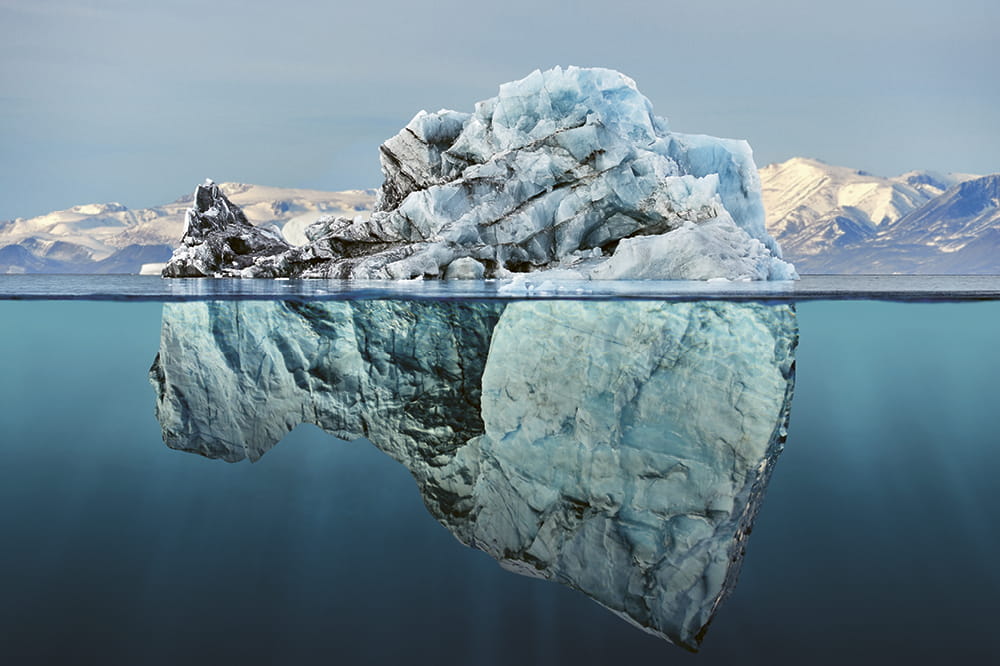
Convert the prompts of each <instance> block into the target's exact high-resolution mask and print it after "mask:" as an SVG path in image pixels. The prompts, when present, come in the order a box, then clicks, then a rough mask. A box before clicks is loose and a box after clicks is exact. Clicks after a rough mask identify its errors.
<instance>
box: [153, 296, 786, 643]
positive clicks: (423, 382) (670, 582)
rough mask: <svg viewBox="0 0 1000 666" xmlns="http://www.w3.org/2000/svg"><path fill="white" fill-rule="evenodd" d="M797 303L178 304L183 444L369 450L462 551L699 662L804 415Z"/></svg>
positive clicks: (168, 328) (163, 353) (172, 383)
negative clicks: (326, 443) (301, 441)
mask: <svg viewBox="0 0 1000 666" xmlns="http://www.w3.org/2000/svg"><path fill="white" fill-rule="evenodd" d="M796 341H797V326H796V319H795V312H794V309H793V307H792V306H790V305H763V304H748V303H732V302H722V301H718V302H699V303H664V302H621V301H618V302H600V303H583V302H573V301H536V302H515V303H511V304H508V305H504V304H502V303H466V302H440V301H439V302H404V301H353V302H312V303H292V302H287V303H283V302H275V301H262V302H190V303H176V304H166V305H164V310H163V329H162V337H161V343H160V352H159V355H158V356H157V358H156V360H155V362H154V363H153V367H152V369H151V378H152V381H153V385H154V387H155V389H156V393H157V401H156V413H157V418H158V419H159V421H160V423H161V426H162V428H163V437H164V441H165V442H166V443H167V444H168V445H169V446H171V447H173V448H177V449H182V450H186V451H192V452H195V453H199V454H201V455H205V456H209V457H213V458H222V459H224V460H228V461H236V460H241V459H243V458H250V459H251V460H256V459H258V458H259V457H260V456H262V455H264V454H265V453H266V452H267V451H268V450H269V449H270V448H271V447H272V446H274V445H275V444H276V443H277V442H278V441H279V440H280V439H281V438H282V437H283V436H284V435H285V434H286V433H287V432H288V431H290V430H291V429H292V428H293V427H295V426H296V425H298V424H299V423H313V424H315V425H317V426H319V427H321V428H323V429H324V430H326V431H328V432H330V433H331V434H333V435H335V436H337V437H340V438H343V439H349V440H353V439H357V438H360V437H367V438H368V439H369V440H370V441H371V442H372V443H373V444H375V445H376V446H378V447H379V448H380V449H382V450H383V451H385V452H386V453H387V454H389V455H390V456H392V457H393V458H394V459H396V460H397V461H399V462H401V463H402V464H403V465H405V466H406V467H407V468H408V469H409V470H410V472H411V473H412V474H413V476H414V478H415V480H416V482H417V485H418V487H419V489H420V492H421V495H422V496H423V498H424V501H425V503H426V504H427V507H428V510H429V511H430V512H431V514H432V515H434V517H435V518H436V519H437V520H438V521H440V522H441V524H443V525H444V526H445V527H446V528H447V529H448V530H449V531H451V532H452V533H453V534H454V535H455V536H456V537H457V538H458V539H459V540H460V541H462V542H463V543H465V544H467V545H470V546H473V547H475V548H479V549H481V550H484V551H486V552H487V553H489V554H490V555H491V556H493V557H494V558H496V559H497V560H499V561H500V562H501V563H502V564H503V565H504V566H505V567H507V568H509V569H512V570H514V571H516V572H518V573H521V574H526V575H531V576H536V577H541V578H545V579H549V580H553V581H557V582H559V583H562V584H564V585H568V586H570V587H572V588H574V589H577V590H580V591H581V592H583V593H584V594H586V595H587V596H589V597H591V598H592V599H594V600H595V601H597V602H598V603H600V604H602V605H603V606H605V607H607V608H609V609H610V610H612V611H614V612H615V613H617V614H618V615H620V616H622V617H623V618H625V619H627V620H628V621H630V622H632V623H634V624H636V625H638V626H639V627H642V628H643V629H645V630H647V631H649V632H651V633H653V634H655V635H658V636H661V637H663V638H666V639H668V640H670V641H672V642H674V643H677V644H679V645H682V646H684V647H686V648H688V649H692V650H694V649H697V647H698V645H699V644H700V642H701V639H702V637H703V635H704V632H705V630H706V628H707V626H708V623H709V622H710V621H711V619H712V617H713V616H714V614H715V612H716V610H717V609H718V607H719V604H720V603H721V602H722V600H723V599H724V598H725V596H726V595H727V594H728V593H729V592H730V591H731V590H732V588H733V585H734V584H735V579H736V575H737V572H738V569H739V564H740V561H741V557H742V554H743V549H744V546H745V540H746V537H747V535H748V534H749V532H750V528H751V525H752V522H753V519H754V517H755V515H756V512H757V510H758V507H759V504H760V500H761V497H762V494H763V492H764V489H765V487H766V484H767V481H768V477H769V475H770V472H771V469H772V467H773V465H774V463H775V460H776V458H777V455H778V453H779V452H780V450H781V448H782V446H783V442H784V437H785V428H786V424H787V420H788V414H789V408H790V404H791V396H792V386H793V374H794V370H793V368H794V362H793V361H794V350H795V346H796Z"/></svg>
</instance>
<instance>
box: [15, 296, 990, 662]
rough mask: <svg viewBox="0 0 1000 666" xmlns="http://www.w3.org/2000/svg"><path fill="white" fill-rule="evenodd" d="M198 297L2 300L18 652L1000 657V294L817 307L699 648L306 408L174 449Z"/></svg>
mask: <svg viewBox="0 0 1000 666" xmlns="http://www.w3.org/2000/svg"><path fill="white" fill-rule="evenodd" d="M944 296H947V294H945V295H944ZM390 303H391V302H390ZM185 305H188V304H173V305H165V304H164V303H163V302H160V301H157V300H145V301H142V302H95V301H77V302H61V301H53V300H32V301H21V302H18V301H12V300H8V301H0V368H2V370H0V371H2V374H0V461H2V462H0V534H2V535H3V537H2V542H0V590H2V594H0V663H11V664H15V663H16V664H33V663H39V664H41V663H46V664H47V663H101V664H176V663H229V662H237V661H238V662H239V663H244V664H258V663H259V664H273V663H288V664H314V663H315V664H319V663H324V664H326V663H417V664H422V663H437V664H442V663H444V664H452V663H453V664H509V663H523V664H591V663H593V664H612V663H638V662H639V660H643V661H648V660H658V661H660V662H661V663H674V662H676V663H687V664H698V663H701V664H722V663H725V664H729V663H736V662H737V661H739V662H740V663H749V664H776V663H777V664H783V663H795V664H801V663H811V664H822V663H831V664H833V663H838V664H839V663H845V662H849V663H886V662H887V661H891V662H893V663H896V662H898V663H940V662H944V661H947V662H949V663H951V662H962V661H965V662H969V663H985V662H988V661H990V658H991V657H992V656H994V655H995V654H996V652H997V649H996V648H995V646H994V644H993V640H994V638H993V634H994V627H995V626H996V624H997V622H998V621H1000V611H998V610H997V603H996V600H997V598H998V594H1000V573H998V568H997V567H996V565H995V559H996V553H997V552H1000V536H998V532H997V530H996V529H995V526H996V525H998V524H1000V503H998V502H997V500H996V497H997V491H996V488H997V481H996V479H997V474H998V470H1000V446H998V445H1000V435H998V434H997V427H996V417H995V413H996V404H997V396H998V395H1000V354H998V353H997V351H996V342H995V341H996V331H997V330H1000V301H994V300H984V301H977V302H929V303H928V302H896V301H893V300H882V301H869V300H850V301H844V300H832V299H826V300H824V299H820V300H808V301H804V302H799V303H797V304H796V306H795V310H796V315H795V316H796V319H797V325H798V347H797V350H796V352H795V365H796V377H795V390H794V398H793V400H792V403H791V414H790V421H789V425H788V429H787V439H786V441H785V449H784V452H783V453H782V454H781V456H780V457H779V458H778V460H777V464H776V465H775V467H774V470H773V474H772V476H771V479H770V483H769V484H768V486H767V490H766V495H765V496H764V498H763V502H762V504H761V506H760V509H759V514H758V515H757V518H756V522H755V524H754V529H753V533H752V535H751V536H750V537H749V540H748V542H747V543H746V555H745V557H744V560H743V565H742V571H741V573H740V576H739V580H738V583H737V584H736V585H735V588H734V589H733V591H732V593H731V595H730V596H729V598H728V599H726V600H725V602H724V603H723V604H722V606H721V608H720V609H719V611H718V613H717V614H716V616H715V617H714V620H713V621H712V624H711V626H710V628H709V629H708V631H707V634H706V635H705V637H704V641H703V642H702V644H701V650H700V652H698V653H697V654H691V653H689V652H687V651H685V650H682V649H680V648H678V647H676V646H673V645H670V644H669V643H668V642H667V641H665V640H663V639H662V638H659V637H656V636H652V635H649V634H647V633H645V632H643V631H642V630H640V629H638V628H637V627H635V626H633V625H631V624H629V623H627V622H625V621H624V620H622V619H621V618H619V617H617V616H616V615H614V614H613V613H611V612H609V611H608V610H607V609H605V608H603V607H602V606H601V605H599V604H597V603H595V602H594V601H593V600H591V599H588V598H587V597H586V596H585V595H584V594H582V593H581V592H579V591H577V590H573V589H569V588H568V587H566V586H563V585H559V584H556V583H553V582H549V581H542V580H537V579H533V578H528V577H524V576H520V575H517V574H515V573H512V572H510V571H507V570H505V569H503V568H501V567H500V566H498V564H497V562H496V561H494V559H492V558H491V557H490V556H489V555H488V554H486V553H484V552H481V551H479V550H475V549H472V548H469V547H467V546H465V545H463V544H462V543H460V542H459V541H458V540H456V538H455V536H454V535H453V534H452V533H451V532H449V530H448V529H446V528H445V527H444V526H443V525H442V524H440V523H439V522H438V521H437V520H435V517H434V516H432V515H431V513H430V512H429V510H428V508H426V507H425V504H424V499H425V498H423V497H422V496H421V492H420V489H419V488H418V484H415V482H414V478H413V476H411V474H410V472H409V471H408V470H407V468H406V467H404V466H403V465H401V464H399V463H398V462H397V461H395V460H393V459H392V458H391V457H390V456H389V455H386V453H384V452H383V451H381V450H379V449H378V448H376V447H375V446H373V445H372V444H371V443H369V442H367V441H365V440H363V439H362V440H358V441H353V442H345V441H342V440H339V439H337V438H335V437H334V436H332V435H331V434H329V433H327V432H324V431H323V430H321V429H320V428H318V427H316V426H315V425H300V426H298V427H296V428H294V429H293V430H292V431H291V432H290V433H289V434H287V435H286V436H284V437H283V438H282V439H281V441H280V442H278V443H277V444H276V445H275V446H273V448H271V449H270V450H268V451H267V452H266V454H264V455H263V456H261V457H260V459H259V460H257V461H256V462H253V463H250V462H248V461H246V460H243V461H241V462H232V463H230V462H224V461H222V460H218V459H208V458H205V457H202V456H199V455H194V454H192V453H190V452H186V451H181V450H174V449H171V448H168V447H167V446H165V445H164V431H163V428H162V427H161V423H160V422H159V421H158V420H157V411H156V401H157V392H156V390H154V386H153V385H151V383H150V380H149V369H150V365H151V364H152V363H153V361H154V358H155V357H156V356H157V353H158V351H162V349H161V335H162V334H163V332H164V330H165V329H164V326H165V322H168V321H169V322H173V323H174V324H177V323H178V322H181V323H183V322H186V321H187V320H181V319H178V314H177V311H176V310H171V308H178V307H180V308H184V307H185ZM296 307H299V306H296ZM580 307H581V308H593V307H597V305H596V304H593V303H591V304H590V305H587V304H580ZM296 311H297V312H298V310H296ZM249 312H251V310H247V311H245V314H248V313H249ZM181 331H183V329H181ZM224 337H225V336H223V338H224ZM216 339H217V340H218V338H216ZM243 353H246V350H245V349H244V350H243ZM192 367H197V364H194V365H193V366H192ZM209 370H211V368H209ZM230 399H232V400H238V396H230ZM161 416H162V414H161ZM213 418H214V417H213ZM209 420H210V421H211V418H210V419H209ZM373 438H374V436H373Z"/></svg>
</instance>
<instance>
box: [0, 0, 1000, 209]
mask: <svg viewBox="0 0 1000 666" xmlns="http://www.w3.org/2000/svg"><path fill="white" fill-rule="evenodd" d="M997 25H1000V3H997V2H995V0H952V1H951V2H949V3H943V2H940V0H936V1H934V2H929V1H927V0H910V1H908V2H904V1H901V0H887V1H884V2H879V0H839V1H838V2H829V3H814V2H793V1H792V0H770V1H769V0H763V1H760V2H752V1H748V0H713V1H712V2H698V1H696V0H687V1H685V2H676V1H674V0H666V1H658V2H654V1H652V0H647V1H646V2H638V1H635V0H615V1H614V2H607V0H576V1H574V2H568V1H567V2H562V1H559V2H546V1H544V0H533V1H524V0H507V1H506V2H503V3H488V2H473V1H469V0H465V1H455V0H439V1H434V2H413V1H411V2H401V1H399V0H380V1H379V2H366V3H354V2H351V3H347V2H335V1H334V2H315V1H307V0H282V2H280V3H273V2H266V3H265V2H255V1H254V0H242V1H240V2H236V1H234V0H213V1H212V2H203V1H201V0H198V1H195V0H159V1H158V2H155V3H151V2H144V1H142V2H141V1H138V0H133V1H127V0H75V1H72V2H70V1H68V0H51V1H47V0H30V1H29V0H0V220H4V219H11V218H14V217H25V216H32V215H38V214H42V213H45V212H48V211H51V210H57V209H61V208H66V207H69V206H72V205H75V204H81V203H91V202H106V201H118V202H121V203H124V204H125V205H127V206H129V207H145V206H151V205H156V204H161V203H165V202H167V201H171V200H173V199H176V198H177V197H178V196H181V195H183V194H185V193H187V192H188V191H190V190H192V189H193V188H194V186H195V185H196V184H197V183H199V182H201V181H202V180H204V179H205V178H206V177H211V178H213V179H215V180H217V181H240V182H249V183H258V184H266V185H275V186H284V187H307V188H315V189H324V190H340V189H349V188H368V187H377V186H378V185H379V184H380V183H381V175H380V171H379V164H378V145H379V144H380V143H381V142H382V141H384V140H385V139H387V138H388V137H390V136H392V135H393V134H395V133H396V132H397V131H398V130H399V129H400V128H401V127H403V126H404V125H405V124H406V123H407V122H408V121H409V120H410V118H412V117H413V115H414V114H415V113H416V112H417V111H419V110H420V109H427V110H429V111H433V110H437V109H440V108H452V109H458V110H465V111H471V110H472V107H473V105H474V103H475V102H476V101H478V100H481V99H485V98H488V97H491V96H493V95H495V94H496V90H497V87H498V86H499V84H500V83H503V82H505V81H511V80H515V79H519V78H522V77H523V76H525V75H527V74H529V73H530V72H531V71H532V70H534V69H547V68H549V67H552V66H555V65H571V64H572V65H580V66H602V67H611V68H614V69H618V70H620V71H622V72H624V73H626V74H628V75H629V76H631V77H632V78H633V79H635V80H636V82H637V84H638V86H639V89H640V90H641V91H642V92H643V93H644V94H645V95H646V96H647V97H649V99H650V100H651V101H652V103H653V106H654V109H655V111H656V113H657V115H661V116H665V117H667V118H668V119H669V121H670V126H671V128H672V129H674V130H677V131H682V132H690V133H698V134H712V135H716V136H727V137H737V138H744V139H747V140H748V141H749V142H750V144H751V146H752V147H753V148H754V154H755V157H756V161H757V163H758V164H759V165H765V164H769V163H772V162H777V161H782V160H785V159H788V158H790V157H793V156H807V157H815V158H818V159H821V160H824V161H826V162H829V163H831V164H839V165H845V166H851V167H855V168H858V169H864V170H866V171H870V172H872V173H877V174H881V175H894V174H898V173H902V172H904V171H908V170H911V169H934V170H938V171H959V172H967V173H991V172H997V171H1000V38H998V37H997V36H996V26H997Z"/></svg>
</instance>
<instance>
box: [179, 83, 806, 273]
mask: <svg viewBox="0 0 1000 666" xmlns="http://www.w3.org/2000/svg"><path fill="white" fill-rule="evenodd" d="M380 159H381V162H382V171H383V174H384V176H385V182H384V184H383V185H382V187H381V189H380V190H379V194H378V201H377V205H376V209H375V211H374V212H373V213H372V214H371V216H370V217H361V216H359V217H355V218H354V219H348V218H344V217H325V218H321V219H319V220H317V221H316V222H315V223H314V224H313V225H311V226H310V227H308V228H307V229H306V236H307V238H308V239H309V242H308V243H307V244H305V245H299V246H293V245H291V244H289V243H287V242H285V241H284V240H282V239H281V238H280V235H277V234H274V233H273V232H271V231H270V230H264V229H260V228H257V227H253V226H252V225H249V224H247V223H245V220H241V219H240V218H239V216H236V215H235V214H230V211H232V209H233V208H234V206H233V205H232V204H231V203H230V202H229V201H228V200H227V199H226V197H225V196H224V195H223V194H222V192H221V191H220V190H219V189H218V188H217V187H216V186H214V185H212V184H206V185H203V186H199V188H198V190H197V192H196V195H195V205H194V206H193V207H192V208H191V210H190V211H189V213H188V220H189V223H188V230H187V231H186V232H185V235H184V238H183V239H182V241H183V242H182V245H181V247H180V248H178V249H177V250H176V251H175V252H174V255H173V257H172V258H171V260H170V263H169V264H168V265H167V267H166V268H165V269H164V272H163V274H164V275H165V276H167V277H200V276H231V277H279V276H292V277H323V278H394V279H409V278H420V277H424V278H428V277H447V278H479V277H487V278H490V277H506V276H509V275H510V274H511V273H523V272H537V271H551V272H552V273H553V276H566V277H574V278H585V279H586V278H595V279H598V278H599V279H623V278H654V279H709V278H720V277H724V278H728V279H754V280H767V279H794V278H795V277H796V275H795V271H794V268H792V266H791V265H790V264H788V263H786V262H784V261H782V260H781V252H780V250H779V248H778V246H777V244H776V243H775V241H774V239H772V238H771V237H770V236H769V235H768V234H767V231H766V230H765V228H764V210H763V206H762V203H761V195H760V181H759V177H758V175H757V168H756V165H755V164H754V162H753V157H752V154H751V151H750V147H749V145H748V144H747V143H746V142H745V141H737V140H729V139H717V138H714V137H708V136H697V135H686V134H679V133H676V132H671V131H670V130H669V129H668V126H667V122H666V120H665V119H663V118H660V117H657V116H654V115H653V112H652V105H651V104H650V102H649V100H648V99H646V97H644V96H643V95H642V94H641V93H640V92H639V91H638V89H637V88H636V85H635V83H634V82H633V81H632V80H631V79H629V78H628V77H626V76H624V75H623V74H621V73H619V72H616V71H613V70H608V69H583V68H577V67H568V68H566V69H562V68H559V67H557V68H555V69H551V70H548V71H545V72H539V71H535V72H533V73H532V74H530V75H529V76H527V77H526V78H524V79H522V80H520V81H515V82H511V83H506V84H503V85H501V86H500V91H499V94H498V95H497V96H496V97H494V98H492V99H488V100H485V101H482V102H479V103H478V104H476V106H475V110H474V111H473V112H472V113H460V112H457V111H447V110H442V111H438V112H436V113H427V112H425V111H421V112H420V113H418V114H417V115H416V116H415V117H414V118H413V120H411V121H410V123H409V124H408V125H407V126H406V127H405V128H403V130H402V131H401V132H400V133H399V134H397V135H396V136H394V137H392V138H390V139H389V140H388V141H386V142H385V143H384V144H383V145H382V146H381V147H380Z"/></svg>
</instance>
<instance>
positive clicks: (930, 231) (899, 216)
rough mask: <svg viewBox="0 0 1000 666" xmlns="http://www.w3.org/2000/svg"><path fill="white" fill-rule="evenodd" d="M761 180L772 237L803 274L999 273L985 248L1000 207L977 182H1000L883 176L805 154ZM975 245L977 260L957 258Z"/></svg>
mask: <svg viewBox="0 0 1000 666" xmlns="http://www.w3.org/2000/svg"><path fill="white" fill-rule="evenodd" d="M760 176H761V191H762V195H763V198H764V208H765V210H766V211H767V226H768V230H769V231H770V232H771V234H772V235H773V236H774V237H775V238H777V240H778V242H779V243H780V244H781V249H782V251H783V252H784V254H785V256H786V257H787V258H788V259H789V260H790V261H791V262H793V263H794V264H795V265H796V267H797V268H798V269H799V271H800V272H803V273H984V272H986V273H989V272H1000V259H998V258H995V257H994V256H993V253H991V252H989V251H986V250H984V249H983V248H984V243H985V244H986V246H988V247H993V248H996V247H997V245H996V244H995V243H990V242H988V238H990V237H991V234H992V233H993V232H996V233H998V234H1000V223H998V219H997V215H998V210H997V206H996V203H995V201H994V199H993V198H991V196H990V194H989V192H990V191H991V190H990V187H989V185H988V184H986V183H983V184H980V185H974V183H980V181H989V179H990V178H994V179H995V178H997V176H987V177H985V178H981V177H979V176H975V175H971V174H939V173H936V172H933V171H911V172H908V173H905V174H902V175H900V176H895V177H892V178H884V177H881V176H875V175H872V174H870V173H866V172H864V171H858V170H856V169H850V168H846V167H839V166H832V165H829V164H825V163H823V162H820V161H819V160H814V159H808V158H801V157H796V158H792V159H790V160H788V161H787V162H782V163H780V164H771V165H768V166H766V167H764V168H762V169H761V170H760ZM991 202H992V203H991ZM991 230H992V231H991ZM970 244H971V247H972V248H973V249H975V248H979V250H978V253H979V255H981V256H979V255H977V258H976V259H975V261H972V260H971V259H972V254H971V253H969V254H966V255H962V256H959V255H958V254H956V252H958V251H959V250H961V249H962V248H964V247H966V246H970ZM967 260H968V261H967Z"/></svg>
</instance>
